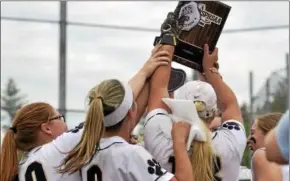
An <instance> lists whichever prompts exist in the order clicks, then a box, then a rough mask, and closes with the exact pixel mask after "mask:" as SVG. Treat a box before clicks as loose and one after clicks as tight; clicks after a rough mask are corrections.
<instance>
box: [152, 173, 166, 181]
mask: <svg viewBox="0 0 290 181" xmlns="http://www.w3.org/2000/svg"><path fill="white" fill-rule="evenodd" d="M166 173H167V171H165V172H164V173H163V174H162V175H160V176H159V177H157V178H156V179H155V181H157V180H158V179H160V178H161V177H162V176H163V175H165V174H166Z"/></svg>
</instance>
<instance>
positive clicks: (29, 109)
mask: <svg viewBox="0 0 290 181" xmlns="http://www.w3.org/2000/svg"><path fill="white" fill-rule="evenodd" d="M52 114H53V108H52V107H51V106H50V105H49V104H47V103H43V102H37V103H32V104H28V105H26V106H24V107H23V108H21V109H20V110H19V111H18V112H17V113H16V115H15V118H14V120H13V123H12V127H11V128H10V129H9V130H8V131H7V132H6V134H5V136H4V139H3V143H2V149H1V152H2V153H1V180H2V181H11V180H12V179H13V178H14V177H15V176H16V175H17V172H18V156H17V152H18V151H24V152H28V151H30V150H31V149H33V148H35V147H36V146H37V145H36V142H37V138H38V130H39V129H40V126H41V124H42V123H45V122H47V121H49V119H50V118H51V116H52Z"/></svg>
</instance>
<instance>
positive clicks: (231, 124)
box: [223, 122, 241, 131]
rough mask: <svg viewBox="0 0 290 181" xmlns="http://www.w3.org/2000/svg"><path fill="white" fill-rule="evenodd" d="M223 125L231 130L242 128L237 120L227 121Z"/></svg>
mask: <svg viewBox="0 0 290 181" xmlns="http://www.w3.org/2000/svg"><path fill="white" fill-rule="evenodd" d="M223 127H224V128H227V129H229V130H233V129H235V130H237V131H239V130H241V128H240V125H239V124H238V123H236V122H227V123H225V124H223Z"/></svg>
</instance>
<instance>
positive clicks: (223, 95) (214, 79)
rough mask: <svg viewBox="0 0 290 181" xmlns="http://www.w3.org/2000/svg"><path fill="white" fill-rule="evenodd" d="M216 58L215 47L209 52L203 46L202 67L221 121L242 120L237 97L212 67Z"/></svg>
mask: <svg viewBox="0 0 290 181" xmlns="http://www.w3.org/2000/svg"><path fill="white" fill-rule="evenodd" d="M217 59H218V50H217V48H216V49H215V50H214V51H213V53H211V54H209V48H208V45H207V44H206V45H205V46H204V56H203V69H204V75H205V78H206V80H207V82H208V83H210V84H211V85H212V87H213V88H214V90H215V92H216V95H217V102H218V103H219V108H220V109H221V110H220V111H221V112H222V118H223V119H222V121H227V120H231V119H233V120H237V121H239V122H243V119H242V114H241V110H240V107H239V104H238V101H237V98H236V96H235V94H234V92H233V91H232V89H231V88H230V87H229V86H228V85H227V84H226V83H225V82H224V81H223V80H222V78H221V76H220V75H219V73H218V72H217V70H216V69H215V68H214V64H215V62H217Z"/></svg>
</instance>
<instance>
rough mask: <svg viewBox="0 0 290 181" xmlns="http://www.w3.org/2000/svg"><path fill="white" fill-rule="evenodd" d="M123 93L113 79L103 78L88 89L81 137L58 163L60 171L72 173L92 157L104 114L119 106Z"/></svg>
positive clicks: (99, 136)
mask: <svg viewBox="0 0 290 181" xmlns="http://www.w3.org/2000/svg"><path fill="white" fill-rule="evenodd" d="M124 95H125V90H124V88H123V86H122V84H121V83H120V82H119V81H118V80H115V79H111V80H105V81H103V82H101V83H100V84H99V85H97V86H96V87H94V88H93V89H91V90H90V92H89V95H88V97H89V109H88V112H87V115H86V120H85V126H84V132H83V135H82V138H81V140H80V142H79V144H78V145H77V146H76V147H75V148H74V149H73V150H72V151H71V152H70V153H69V154H68V155H67V157H66V158H65V159H64V161H63V163H62V164H61V165H60V167H59V172H60V173H66V172H69V173H74V172H76V171H78V170H79V169H80V168H81V167H82V166H84V165H85V164H86V163H87V162H88V161H89V160H90V159H91V158H92V156H93V155H94V154H95V153H96V151H97V149H98V148H99V141H100V139H101V137H102V136H103V132H104V129H105V128H104V116H106V115H108V114H110V113H111V112H113V111H114V110H115V109H116V108H117V107H119V106H120V104H121V103H122V101H123V99H124ZM120 124H121V123H120ZM120 124H119V123H118V124H117V125H120ZM114 126H116V125H114ZM114 126H113V127H114Z"/></svg>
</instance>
